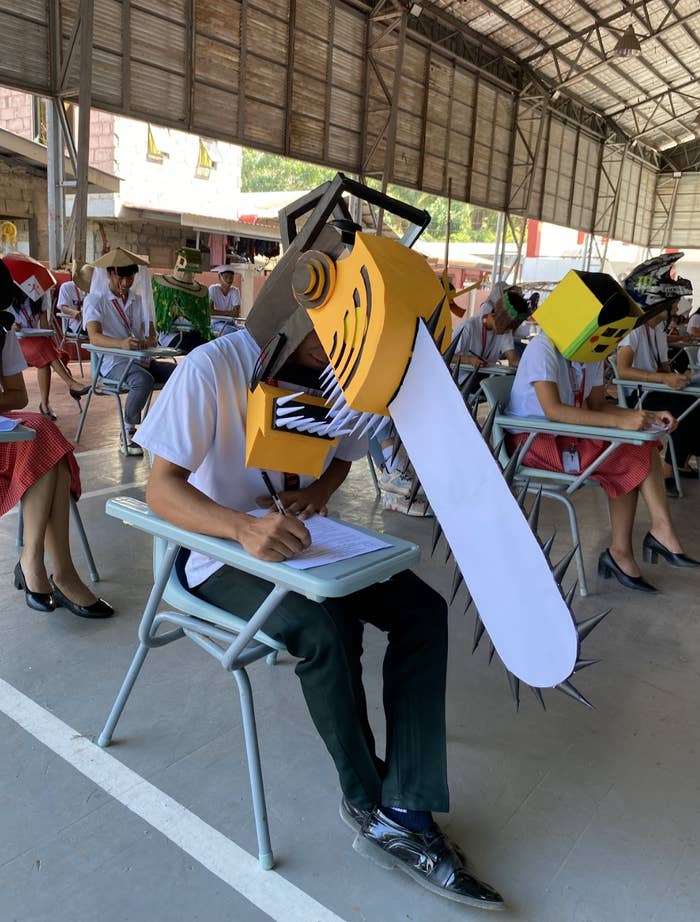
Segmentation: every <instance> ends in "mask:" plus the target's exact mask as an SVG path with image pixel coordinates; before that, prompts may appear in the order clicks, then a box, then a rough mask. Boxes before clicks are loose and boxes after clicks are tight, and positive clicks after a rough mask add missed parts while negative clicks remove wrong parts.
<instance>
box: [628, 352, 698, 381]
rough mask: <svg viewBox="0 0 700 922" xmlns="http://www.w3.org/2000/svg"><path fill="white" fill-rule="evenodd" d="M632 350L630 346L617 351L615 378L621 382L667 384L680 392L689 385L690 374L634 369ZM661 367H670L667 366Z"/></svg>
mask: <svg viewBox="0 0 700 922" xmlns="http://www.w3.org/2000/svg"><path fill="white" fill-rule="evenodd" d="M633 361H634V349H632V347H631V346H622V348H621V349H618V350H617V376H618V378H622V380H623V381H643V382H644V383H645V384H667V385H668V386H669V387H674V388H676V390H682V389H683V388H684V387H687V386H688V385H689V384H690V378H691V376H690V374H689V373H688V374H679V373H678V372H676V371H669V372H665V371H644V369H642V368H635V366H634V365H633V364H632V362H633ZM662 367H670V366H668V365H666V366H662Z"/></svg>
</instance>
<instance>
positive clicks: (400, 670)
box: [137, 250, 503, 908]
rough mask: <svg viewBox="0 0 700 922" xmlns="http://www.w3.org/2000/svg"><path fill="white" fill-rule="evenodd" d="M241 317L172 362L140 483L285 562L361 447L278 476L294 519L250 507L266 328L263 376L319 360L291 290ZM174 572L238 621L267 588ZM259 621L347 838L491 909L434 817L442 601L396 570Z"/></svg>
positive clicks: (226, 572) (210, 567) (439, 752)
mask: <svg viewBox="0 0 700 922" xmlns="http://www.w3.org/2000/svg"><path fill="white" fill-rule="evenodd" d="M289 253H292V251H291V250H290V251H288V254H289ZM270 291H273V289H272V288H271V289H270ZM288 302H289V303H288ZM250 321H256V324H255V329H256V338H253V335H252V334H251V332H250V330H249V329H246V330H240V331H238V332H237V333H234V334H232V335H230V336H223V337H220V338H218V339H216V340H214V341H213V342H211V343H207V344H206V345H205V346H202V347H201V348H199V349H197V350H195V352H193V353H192V354H191V355H190V356H189V357H188V358H187V360H186V361H184V362H182V363H180V365H179V366H178V369H177V371H176V372H175V374H174V375H173V377H172V378H171V379H170V381H169V382H168V384H167V386H166V387H165V389H164V391H163V393H162V395H161V397H160V399H159V400H158V403H157V404H156V406H155V407H154V409H153V410H152V411H151V413H149V415H148V417H147V419H146V421H145V423H144V425H143V426H142V427H141V429H140V430H139V433H138V435H137V439H138V441H139V443H140V444H141V445H142V446H143V447H144V448H146V449H148V450H149V451H151V452H153V454H154V455H155V458H154V463H153V468H152V471H151V476H150V479H149V482H148V488H147V499H148V503H149V505H150V506H151V508H152V509H153V510H154V512H156V513H157V514H158V515H160V516H162V517H163V518H165V519H167V520H168V521H170V522H172V523H173V524H175V525H177V526H179V527H181V528H186V529H190V530H193V531H198V532H202V533H204V534H209V535H214V536H216V537H221V538H228V539H232V540H235V541H238V542H240V543H241V544H242V546H243V547H244V548H245V550H246V551H248V553H250V554H252V555H253V556H255V557H259V558H260V559H262V560H270V561H283V560H287V559H288V558H290V557H292V556H294V555H295V554H297V553H298V552H299V551H301V550H302V549H303V548H305V547H307V546H308V544H309V541H310V539H309V533H308V531H307V529H306V526H305V525H304V519H306V518H307V517H308V516H310V515H312V514H313V513H316V512H319V513H321V514H325V513H326V507H327V504H328V502H329V500H330V498H331V496H332V495H333V493H334V492H335V490H336V489H337V488H338V487H339V486H340V484H341V483H342V482H343V481H344V480H345V477H346V475H347V473H348V471H349V469H350V465H351V462H352V461H353V460H356V459H357V458H361V457H362V456H363V455H364V454H365V452H366V450H367V448H366V440H365V439H364V438H356V437H353V436H348V435H346V436H344V437H342V438H341V439H340V440H339V444H338V446H337V448H336V449H335V450H334V455H333V457H332V459H331V460H330V461H329V463H328V464H327V467H326V468H325V470H324V472H323V473H322V474H321V476H320V477H319V478H318V479H317V480H313V479H312V478H309V477H302V478H301V479H300V481H299V485H298V487H297V488H296V489H283V486H284V482H285V478H283V475H281V474H273V475H272V476H273V478H274V479H275V481H276V482H275V486H276V488H277V489H278V490H279V491H280V496H281V499H282V500H283V502H284V504H285V506H286V507H287V509H288V510H289V511H290V512H292V513H294V514H293V515H288V516H282V515H279V514H277V513H275V512H274V511H273V512H272V513H271V514H268V515H266V516H264V517H261V518H257V517H252V516H249V515H247V514H246V513H247V512H248V511H249V510H251V509H252V508H254V507H255V505H256V503H257V504H258V505H262V504H267V505H269V497H266V496H264V497H262V498H261V494H263V493H264V489H263V483H262V480H261V474H260V470H258V469H256V468H248V467H246V464H245V459H246V417H247V411H248V394H249V391H248V387H249V383H250V381H251V377H252V376H253V373H254V370H255V368H256V364H257V363H258V361H259V360H260V358H261V349H262V348H263V347H264V346H265V344H266V343H267V342H268V341H269V340H270V338H271V337H272V336H273V335H274V334H277V333H280V334H282V335H283V336H284V337H285V339H284V340H282V339H280V340H279V342H280V344H282V343H283V348H282V349H281V351H280V352H279V353H277V352H272V355H273V358H271V359H270V364H269V366H268V368H267V373H266V375H265V378H270V377H272V378H274V379H276V380H284V381H288V382H298V385H297V384H295V385H294V387H295V389H297V390H298V389H302V390H303V389H308V388H311V389H312V390H316V389H318V388H319V374H320V371H321V370H322V369H323V368H324V367H325V366H326V364H327V363H328V358H327V356H326V354H325V352H324V350H323V347H322V346H321V343H320V340H319V338H318V336H317V334H316V333H315V332H314V330H313V327H312V325H311V321H310V320H309V318H308V315H307V313H306V311H304V310H302V309H300V308H298V306H297V305H296V304H294V302H293V301H292V300H291V294H290V296H289V297H288V298H287V300H286V301H285V300H284V299H283V298H280V299H277V298H273V297H269V298H268V299H265V298H264V297H263V296H261V297H259V298H258V301H257V302H256V305H255V306H254V308H253V311H252V312H251V318H250ZM249 327H250V323H249ZM250 329H253V327H250ZM263 354H270V353H269V352H268V351H267V350H265V352H264V353H263ZM282 362H284V365H283V367H282V369H281V370H280V368H279V366H280V364H282ZM290 474H294V472H290ZM186 576H187V580H188V583H189V586H190V589H191V590H193V591H194V592H195V593H196V594H197V595H199V596H200V597H202V598H204V599H206V600H207V601H209V602H212V603H213V604H215V605H218V606H220V607H222V608H225V609H229V610H231V608H232V607H233V608H235V612H236V614H238V615H240V616H242V617H250V615H251V614H252V613H253V611H254V610H255V608H256V607H257V605H258V604H259V602H260V600H261V599H262V598H263V597H264V595H266V594H267V593H268V591H269V588H270V584H269V583H267V582H265V581H264V580H261V579H259V578H257V577H254V576H251V575H248V574H245V573H243V572H241V571H238V570H235V569H232V568H230V567H227V566H223V565H221V564H220V563H218V562H217V561H215V560H211V559H208V558H206V557H204V556H202V555H201V554H194V553H193V554H191V555H190V557H189V560H188V562H187V566H186ZM234 600H235V601H234ZM365 622H369V623H371V624H373V625H375V626H376V627H378V628H379V629H380V630H382V631H384V632H386V633H387V635H388V649H387V653H386V656H385V659H384V707H385V713H386V723H387V726H386V733H387V744H386V755H385V758H384V760H383V761H382V760H380V759H379V757H378V756H377V753H376V750H375V743H374V738H373V735H372V731H371V729H370V725H369V720H368V716H367V705H366V701H365V693H364V689H363V685H362V675H361V672H362V670H361V662H360V657H361V654H362V633H363V625H364V623H365ZM264 629H265V631H266V632H267V633H269V634H270V635H271V636H273V637H276V638H278V639H279V640H280V641H282V642H283V643H284V644H285V645H286V647H287V649H288V650H289V652H290V653H291V654H292V656H294V657H297V658H298V660H299V662H298V664H297V666H296V673H297V675H298V676H299V679H300V680H301V683H302V689H303V692H304V696H305V699H306V703H307V706H308V708H309V711H310V713H311V716H312V719H313V721H314V724H315V726H316V728H317V729H318V731H319V733H320V734H321V736H322V738H323V741H324V743H325V744H326V746H327V748H328V750H329V752H330V754H331V756H332V758H333V760H334V762H335V765H336V769H337V771H338V775H339V779H340V786H341V789H342V792H343V799H342V803H341V816H342V818H343V821H344V822H345V823H346V824H347V825H348V826H350V827H351V828H352V830H353V832H354V834H355V836H356V838H355V847H356V848H357V849H358V850H359V851H362V852H363V853H366V854H369V853H371V852H374V853H375V854H376V853H379V854H382V853H384V854H383V857H382V858H381V862H382V863H383V864H384V865H385V866H388V865H392V866H396V867H399V868H401V869H403V870H405V871H406V872H407V873H409V874H411V876H412V877H414V879H416V880H418V882H419V883H421V884H423V885H424V886H426V887H427V888H429V889H431V890H432V891H433V892H437V893H440V894H442V895H444V896H446V897H448V898H449V899H452V900H456V901H459V902H463V903H467V904H469V905H472V906H486V907H487V908H502V906H503V903H502V900H501V898H500V896H499V895H498V894H497V893H496V892H495V891H494V890H492V889H491V888H490V887H488V886H487V885H486V884H482V883H480V882H479V881H478V880H476V878H474V877H473V876H472V875H471V874H470V873H469V872H468V871H467V870H466V869H465V867H464V863H463V860H462V857H461V853H460V852H459V851H458V850H457V849H456V848H455V847H454V846H453V845H452V844H451V843H450V841H449V840H448V839H447V837H446V836H445V835H444V834H443V833H442V832H441V831H440V829H439V828H438V827H437V825H436V824H435V823H434V821H433V819H432V813H431V811H435V810H437V811H445V810H447V809H448V790H447V766H446V729H445V674H446V661H447V611H446V606H445V603H444V601H443V599H442V598H441V597H440V596H439V595H438V594H437V593H436V592H434V591H433V590H432V589H431V588H429V587H428V586H427V585H426V584H425V583H423V582H422V581H421V580H420V579H419V578H418V577H417V576H415V575H414V574H413V573H410V572H403V573H400V574H398V575H396V576H394V577H392V578H391V579H389V580H387V581H385V582H382V583H378V584H376V585H374V586H371V587H369V588H367V589H364V590H362V591H360V592H357V593H354V594H352V595H349V596H347V597H345V598H340V599H327V600H326V601H325V602H323V603H321V604H318V603H315V602H312V601H309V600H308V599H306V598H304V597H302V596H300V595H297V594H295V593H291V594H289V595H288V596H287V597H286V598H285V599H284V601H283V602H282V604H281V605H280V606H279V607H278V608H277V609H276V610H275V611H274V612H273V613H272V614H271V616H270V618H269V619H268V620H267V622H266V623H265V627H264Z"/></svg>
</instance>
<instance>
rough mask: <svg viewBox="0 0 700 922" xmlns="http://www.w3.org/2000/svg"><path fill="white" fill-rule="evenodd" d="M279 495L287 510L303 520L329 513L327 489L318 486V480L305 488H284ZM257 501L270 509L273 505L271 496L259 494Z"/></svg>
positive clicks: (264, 507)
mask: <svg viewBox="0 0 700 922" xmlns="http://www.w3.org/2000/svg"><path fill="white" fill-rule="evenodd" d="M279 497H280V499H281V500H282V505H283V506H284V508H285V509H286V510H287V512H290V513H292V514H293V515H295V516H298V517H299V518H300V519H302V520H304V519H310V518H311V516H312V515H328V507H327V506H326V503H327V502H328V496H327V495H326V492H325V490H323V489H322V488H320V487H319V486H318V482H316V483H312V484H311V485H310V486H308V487H304V489H303V490H283V491H282V492H281V493H280V494H279ZM256 502H257V504H258V506H262V507H263V509H269V508H270V507H271V506H272V505H273V502H272V497H271V496H258V497H257V499H256Z"/></svg>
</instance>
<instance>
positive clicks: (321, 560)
mask: <svg viewBox="0 0 700 922" xmlns="http://www.w3.org/2000/svg"><path fill="white" fill-rule="evenodd" d="M267 512H268V510H267V509H253V510H251V511H250V512H249V513H248V515H255V516H262V515H266V514H267ZM275 514H278V513H275ZM304 525H306V527H307V528H308V529H309V532H310V534H311V545H310V546H309V547H307V548H306V550H305V551H302V552H301V554H299V555H298V556H297V557H293V558H292V559H291V560H285V561H284V563H285V564H286V565H287V566H288V567H294V569H295V570H310V569H311V567H322V566H323V565H324V564H327V563H337V562H338V561H339V560H347V559H348V558H349V557H360V556H361V555H362V554H369V553H370V552H371V551H378V550H380V549H381V548H383V547H391V545H390V544H389V542H388V541H382V539H381V538H376V537H375V536H374V535H366V534H365V533H364V532H363V531H358V530H357V529H356V528H352V527H351V526H350V525H346V524H345V523H344V522H339V521H338V520H337V519H331V518H329V517H328V516H325V515H314V516H312V517H311V518H310V519H306V521H305V522H304Z"/></svg>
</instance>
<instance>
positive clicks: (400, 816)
mask: <svg viewBox="0 0 700 922" xmlns="http://www.w3.org/2000/svg"><path fill="white" fill-rule="evenodd" d="M381 811H382V813H383V814H384V816H386V817H387V818H388V819H390V820H392V821H393V822H394V823H398V825H399V826H403V827H404V829H410V830H411V832H427V831H428V830H429V829H430V827H431V826H432V825H433V814H432V813H431V812H430V811H429V810H405V809H404V808H403V807H381Z"/></svg>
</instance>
